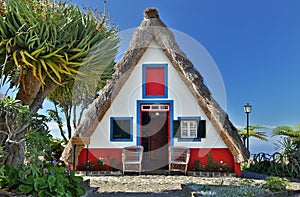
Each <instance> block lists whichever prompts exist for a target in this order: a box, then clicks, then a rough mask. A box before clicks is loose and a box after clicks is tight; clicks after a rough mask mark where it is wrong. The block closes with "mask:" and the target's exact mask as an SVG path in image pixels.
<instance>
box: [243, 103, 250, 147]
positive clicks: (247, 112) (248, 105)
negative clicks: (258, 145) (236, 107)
mask: <svg viewBox="0 0 300 197" xmlns="http://www.w3.org/2000/svg"><path fill="white" fill-rule="evenodd" d="M251 108H252V106H251V105H250V104H249V103H247V104H246V105H244V111H245V113H246V114H247V146H246V147H247V149H248V150H249V114H250V112H251Z"/></svg>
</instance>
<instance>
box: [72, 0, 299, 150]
mask: <svg viewBox="0 0 300 197" xmlns="http://www.w3.org/2000/svg"><path fill="white" fill-rule="evenodd" d="M72 2H73V3H77V4H78V5H82V4H83V3H84V4H85V5H86V6H92V7H93V8H99V9H102V1H99V0H85V1H82V0H73V1H72ZM148 7H156V8H157V9H158V10H159V13H160V18H161V19H162V20H163V21H164V22H165V23H166V25H167V26H168V27H170V28H172V29H175V30H178V31H181V32H183V33H185V34H187V35H189V36H191V37H192V38H194V39H195V40H197V41H198V42H199V43H200V44H202V45H203V46H204V47H205V49H206V50H207V51H208V52H209V53H210V55H211V57H212V58H213V59H214V61H215V62H216V64H217V67H218V69H219V71H220V73H221V76H222V78H223V82H224V85H225V89H226V111H227V113H228V114H229V117H230V119H231V121H232V122H233V123H234V125H235V126H236V127H239V128H240V127H245V126H246V115H245V113H244V111H243V105H244V104H246V103H247V102H249V103H250V104H251V105H252V106H253V110H252V112H251V114H250V124H251V125H265V126H267V127H269V128H273V127H275V126H279V125H290V126H295V125H296V124H297V123H300V118H299V117H300V104H299V101H300V88H299V87H300V55H299V52H300V12H299V10H300V1H297V0H290V1H283V0H264V1H261V0H252V1H239V0H228V1H216V0H206V1H203V0H189V1H182V0H172V1H167V0H163V1H158V0H128V1H124V0H108V2H107V8H108V12H109V15H110V20H111V22H113V23H114V24H115V25H117V26H118V27H119V29H120V31H124V30H126V29H129V28H136V27H137V26H138V25H139V24H140V23H141V21H142V20H143V11H144V10H145V9H146V8H148ZM187 55H189V54H187ZM264 131H266V132H267V133H268V134H270V132H271V129H266V130H264ZM276 140H277V139H271V142H261V141H259V140H253V139H252V140H250V150H251V152H253V153H257V152H260V151H266V152H273V151H274V145H273V142H274V141H276Z"/></svg>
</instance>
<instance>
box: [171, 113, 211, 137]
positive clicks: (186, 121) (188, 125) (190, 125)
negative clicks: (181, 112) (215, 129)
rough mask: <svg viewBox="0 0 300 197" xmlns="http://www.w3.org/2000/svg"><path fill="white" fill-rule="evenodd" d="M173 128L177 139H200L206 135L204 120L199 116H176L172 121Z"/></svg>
mask: <svg viewBox="0 0 300 197" xmlns="http://www.w3.org/2000/svg"><path fill="white" fill-rule="evenodd" d="M173 129H174V130H173V135H174V137H175V138H178V141H201V138H205V137H206V121H205V120H200V117H178V120H174V121H173Z"/></svg>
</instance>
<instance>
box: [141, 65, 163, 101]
mask: <svg viewBox="0 0 300 197" xmlns="http://www.w3.org/2000/svg"><path fill="white" fill-rule="evenodd" d="M163 95H165V75H164V68H146V96H163Z"/></svg>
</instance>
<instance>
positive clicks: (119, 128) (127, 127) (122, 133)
mask: <svg viewBox="0 0 300 197" xmlns="http://www.w3.org/2000/svg"><path fill="white" fill-rule="evenodd" d="M132 129H133V117H111V118H110V141H113V142H132V141H133V137H132V135H133V130H132Z"/></svg>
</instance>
